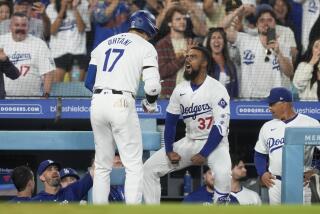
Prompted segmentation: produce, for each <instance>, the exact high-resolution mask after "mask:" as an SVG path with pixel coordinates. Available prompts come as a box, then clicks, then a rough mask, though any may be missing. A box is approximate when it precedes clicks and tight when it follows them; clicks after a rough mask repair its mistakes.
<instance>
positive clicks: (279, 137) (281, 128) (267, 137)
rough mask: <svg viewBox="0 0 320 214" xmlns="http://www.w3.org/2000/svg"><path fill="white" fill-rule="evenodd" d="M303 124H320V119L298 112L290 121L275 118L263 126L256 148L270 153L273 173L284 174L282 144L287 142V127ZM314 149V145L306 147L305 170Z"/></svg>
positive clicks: (311, 125)
mask: <svg viewBox="0 0 320 214" xmlns="http://www.w3.org/2000/svg"><path fill="white" fill-rule="evenodd" d="M302 126H307V127H315V126H319V121H317V120H316V119H313V118H311V117H308V116H306V115H303V114H297V115H296V116H295V117H294V118H293V119H291V120H290V121H286V122H284V121H281V120H279V119H273V120H271V121H268V122H266V123H265V124H264V125H263V126H262V128H261V130H260V133H259V139H258V142H257V144H256V146H255V150H256V151H257V152H259V153H262V154H268V155H269V171H270V172H271V173H272V174H273V175H278V176H281V174H282V146H283V144H284V143H285V142H284V132H285V128H287V127H302ZM313 149H314V147H313V146H306V147H305V162H304V164H305V170H306V168H309V167H310V166H311V161H312V154H313Z"/></svg>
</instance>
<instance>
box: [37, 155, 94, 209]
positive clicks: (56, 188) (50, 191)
mask: <svg viewBox="0 0 320 214" xmlns="http://www.w3.org/2000/svg"><path fill="white" fill-rule="evenodd" d="M60 169H61V166H60V164H59V163H58V162H55V161H53V160H45V161H43V162H41V163H40V165H39V167H38V170H37V173H38V175H39V178H40V180H41V181H42V183H43V185H44V190H43V191H41V192H40V193H38V194H37V195H36V196H35V197H33V198H32V199H31V201H34V202H58V203H59V202H60V203H69V202H79V201H80V200H81V199H82V198H83V197H85V196H86V195H87V194H88V191H89V189H90V188H91V187H92V184H93V182H92V175H93V170H90V172H88V173H86V174H85V175H84V176H83V177H82V178H81V179H80V180H78V181H76V182H75V183H73V184H70V185H69V186H67V187H65V188H62V187H61V185H60V180H61V179H60V174H59V170H60Z"/></svg>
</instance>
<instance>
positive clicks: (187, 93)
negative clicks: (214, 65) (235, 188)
mask: <svg viewBox="0 0 320 214" xmlns="http://www.w3.org/2000/svg"><path fill="white" fill-rule="evenodd" d="M210 61H211V55H210V54H209V53H208V50H207V49H205V48H203V47H198V46H194V47H192V48H191V49H190V50H189V51H188V53H187V56H186V62H185V72H184V78H185V79H186V81H183V82H181V83H180V84H179V85H177V86H176V87H175V89H174V91H173V94H172V95H171V98H170V102H169V105H168V107H167V115H166V121H165V131H164V138H165V148H162V149H160V150H159V151H157V152H156V153H155V154H153V155H152V156H151V157H150V158H149V159H148V160H147V161H146V162H145V164H144V179H143V183H144V185H143V195H144V200H145V202H146V203H147V204H159V203H160V197H161V186H160V177H161V176H164V175H166V174H167V173H169V172H172V171H175V170H179V169H183V168H185V167H188V166H190V165H202V164H203V163H205V162H206V161H207V163H208V166H209V167H210V169H211V170H212V171H213V173H214V175H215V181H214V187H215V193H214V201H215V202H221V203H223V202H226V200H228V199H229V193H230V188H231V161H230V155H229V142H228V127H229V118H230V109H229V108H230V104H229V99H230V98H229V95H228V92H227V90H226V88H225V87H224V86H223V85H222V84H221V83H219V82H218V81H217V80H215V79H213V78H211V77H209V76H208V75H207V68H208V66H210V65H209V64H210ZM180 115H181V116H182V118H183V120H184V122H185V124H186V136H185V137H184V138H182V139H181V140H179V141H177V142H174V140H175V134H176V125H177V122H178V120H179V117H180Z"/></svg>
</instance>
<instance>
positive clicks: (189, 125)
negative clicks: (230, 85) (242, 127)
mask: <svg viewBox="0 0 320 214" xmlns="http://www.w3.org/2000/svg"><path fill="white" fill-rule="evenodd" d="M229 101H230V98H229V95H228V92H227V90H226V88H225V87H224V86H223V85H222V84H221V83H219V82H218V81H217V80H215V79H213V78H212V77H210V76H207V78H206V79H205V81H204V82H203V83H202V85H201V87H199V88H198V89H197V90H195V91H193V90H192V88H191V86H190V82H187V81H184V82H182V83H180V84H179V85H177V86H176V88H175V89H174V91H173V93H172V95H171V98H170V103H169V105H168V107H167V112H169V113H171V114H179V115H180V114H181V115H182V117H183V120H184V122H185V124H186V137H188V138H190V139H192V140H201V139H207V138H208V135H209V133H210V130H211V127H212V126H213V125H217V126H218V128H219V131H220V134H221V135H222V136H224V138H223V139H222V142H220V144H221V143H228V137H227V134H228V131H229V130H228V127H229V118H230V106H229V105H230V103H229Z"/></svg>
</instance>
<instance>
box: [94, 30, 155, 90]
mask: <svg viewBox="0 0 320 214" xmlns="http://www.w3.org/2000/svg"><path fill="white" fill-rule="evenodd" d="M90 64H93V65H96V66H97V73H96V80H95V85H94V89H97V88H99V89H115V90H119V91H127V92H131V93H132V94H134V95H135V94H136V93H137V90H138V87H139V81H140V77H141V73H142V72H147V71H143V69H142V68H143V67H148V66H150V67H156V68H157V69H158V56H157V51H156V50H155V48H154V47H153V45H152V44H151V43H149V42H148V41H146V40H144V39H143V38H142V37H140V36H138V35H136V34H133V33H122V34H118V35H115V36H112V37H110V38H108V39H107V40H105V41H103V42H102V43H100V44H99V45H98V46H97V47H96V48H95V49H94V50H93V51H92V53H91V61H90ZM142 75H143V76H144V74H143V73H142ZM143 81H145V79H143Z"/></svg>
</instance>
